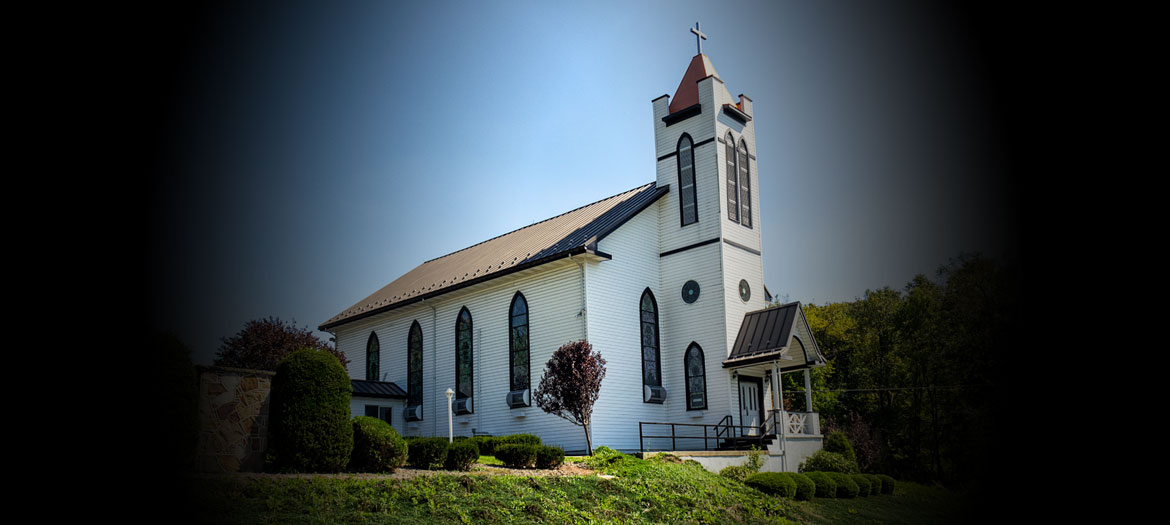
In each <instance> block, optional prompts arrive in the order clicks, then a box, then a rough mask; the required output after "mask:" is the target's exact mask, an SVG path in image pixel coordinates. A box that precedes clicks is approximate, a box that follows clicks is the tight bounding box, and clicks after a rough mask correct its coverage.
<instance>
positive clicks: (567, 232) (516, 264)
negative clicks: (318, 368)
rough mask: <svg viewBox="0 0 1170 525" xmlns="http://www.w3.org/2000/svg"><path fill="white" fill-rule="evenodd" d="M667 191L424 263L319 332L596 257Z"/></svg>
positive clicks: (615, 200)
mask: <svg viewBox="0 0 1170 525" xmlns="http://www.w3.org/2000/svg"><path fill="white" fill-rule="evenodd" d="M669 189H670V186H669V185H666V186H663V187H658V186H657V183H655V182H651V183H649V184H646V185H643V186H639V187H637V188H634V189H632V190H629V191H626V192H623V193H619V194H617V195H614V196H612V197H609V198H606V199H602V200H599V201H597V202H594V203H592V204H586V205H585V206H582V207H580V208H577V209H575V210H572V211H569V212H566V213H563V214H561V215H557V216H556V217H553V218H551V219H547V220H544V221H541V222H538V223H536V224H532V225H530V226H525V227H523V228H520V229H518V230H515V231H512V232H509V233H505V234H503V235H500V236H498V237H494V238H491V239H488V240H486V241H484V242H481V243H479V244H476V245H474V246H471V247H468V248H464V249H462V250H459V251H457V252H454V253H450V254H447V255H444V256H442V257H438V258H436V259H431V260H429V261H426V262H424V263H422V264H420V265H418V266H417V267H415V268H414V269H413V270H411V271H409V272H407V273H406V274H405V275H403V276H402V277H399V278H397V279H395V280H394V282H392V283H390V284H388V285H386V286H384V287H382V289H381V290H378V291H376V292H374V293H373V294H372V295H370V296H369V297H366V298H365V299H362V300H361V301H358V302H357V304H354V305H353V306H351V307H349V308H346V309H345V310H344V311H342V312H341V313H339V314H337V315H335V316H333V317H332V318H330V319H329V320H328V321H325V322H324V323H321V325H320V326H319V327H318V328H319V329H320V330H331V329H333V328H335V327H337V326H339V325H342V324H345V323H347V322H350V321H356V320H358V319H362V318H365V317H369V316H371V315H374V314H378V313H381V312H385V311H388V310H392V309H394V308H398V307H400V306H405V305H407V304H410V303H414V302H417V301H419V300H422V299H424V298H430V297H435V296H437V295H440V294H444V293H447V292H449V291H452V290H457V289H459V288H463V287H465V286H470V285H472V284H476V283H481V282H484V281H487V280H490V279H494V278H496V277H500V276H503V275H507V274H509V273H512V272H515V271H519V270H522V269H525V268H531V267H533V266H537V265H540V264H544V263H547V262H551V261H553V260H556V259H559V258H561V257H566V256H568V255H575V254H581V253H594V254H597V255H600V256H603V257H608V256H607V255H606V254H604V253H600V252H597V241H599V240H601V239H602V238H604V237H605V236H606V235H609V234H610V233H611V232H613V231H614V230H616V229H617V228H618V227H619V226H621V225H622V224H624V223H625V222H626V221H627V220H629V219H631V218H632V217H633V216H634V215H637V214H638V212H640V211H642V210H644V209H646V208H647V207H648V206H650V205H651V204H653V203H654V201H657V200H658V198H659V197H661V196H663V195H665V194H666V192H667V191H668V190H669Z"/></svg>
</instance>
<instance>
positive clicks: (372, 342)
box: [366, 332, 382, 381]
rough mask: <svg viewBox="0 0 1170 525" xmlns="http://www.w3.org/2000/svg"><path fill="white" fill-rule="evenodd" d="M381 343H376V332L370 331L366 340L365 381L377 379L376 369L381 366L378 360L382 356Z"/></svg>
mask: <svg viewBox="0 0 1170 525" xmlns="http://www.w3.org/2000/svg"><path fill="white" fill-rule="evenodd" d="M380 346H381V345H379V344H378V334H375V333H374V332H370V338H369V339H367V340H366V381H377V380H378V370H379V369H380V368H381V365H380V363H379V362H380V361H381V359H380V358H381V357H382V349H381V347H380Z"/></svg>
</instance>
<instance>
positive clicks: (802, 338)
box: [723, 301, 825, 370]
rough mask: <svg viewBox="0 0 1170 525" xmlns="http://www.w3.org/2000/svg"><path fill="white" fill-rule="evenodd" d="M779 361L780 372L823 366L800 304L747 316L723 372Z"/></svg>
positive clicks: (819, 351) (786, 305)
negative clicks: (728, 369)
mask: <svg viewBox="0 0 1170 525" xmlns="http://www.w3.org/2000/svg"><path fill="white" fill-rule="evenodd" d="M767 361H780V363H781V364H780V368H781V369H783V370H799V369H802V368H813V367H820V366H824V365H825V357H824V356H823V355H821V350H820V347H818V346H817V342H816V339H815V338H814V337H813V335H812V330H809V328H808V320H807V319H805V317H804V310H803V309H802V308H801V307H800V302H799V301H797V302H792V303H788V304H782V305H780V306H777V307H773V308H765V309H763V310H756V311H754V312H748V313H746V314H744V316H743V323H742V324H740V325H739V334H738V335H737V336H736V337H735V344H734V345H732V347H731V353H730V354H729V355H728V356H727V359H726V360H725V361H723V368H733V367H737V366H746V365H754V364H758V363H763V362H767Z"/></svg>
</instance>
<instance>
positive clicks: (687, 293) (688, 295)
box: [682, 280, 699, 304]
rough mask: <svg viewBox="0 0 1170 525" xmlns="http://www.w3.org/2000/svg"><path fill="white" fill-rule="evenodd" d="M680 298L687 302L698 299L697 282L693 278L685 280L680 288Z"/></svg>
mask: <svg viewBox="0 0 1170 525" xmlns="http://www.w3.org/2000/svg"><path fill="white" fill-rule="evenodd" d="M682 298H683V301H684V302H686V303H687V304H690V303H693V302H695V301H698V300H699V283H697V282H695V281H694V280H690V281H687V283H686V284H684V285H683V288H682Z"/></svg>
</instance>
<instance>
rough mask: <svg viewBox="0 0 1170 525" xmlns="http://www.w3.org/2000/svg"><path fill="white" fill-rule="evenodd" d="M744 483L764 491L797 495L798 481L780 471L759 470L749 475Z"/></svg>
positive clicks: (782, 495)
mask: <svg viewBox="0 0 1170 525" xmlns="http://www.w3.org/2000/svg"><path fill="white" fill-rule="evenodd" d="M744 484H746V485H748V486H749V487H755V488H757V489H760V491H762V492H766V493H768V494H775V495H777V496H781V497H785V498H791V497H793V496H796V482H795V481H793V480H792V478H790V477H788V476H785V475H784V474H783V473H780V472H759V473H756V474H752V475H751V476H748V478H747V480H745V481H744Z"/></svg>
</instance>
